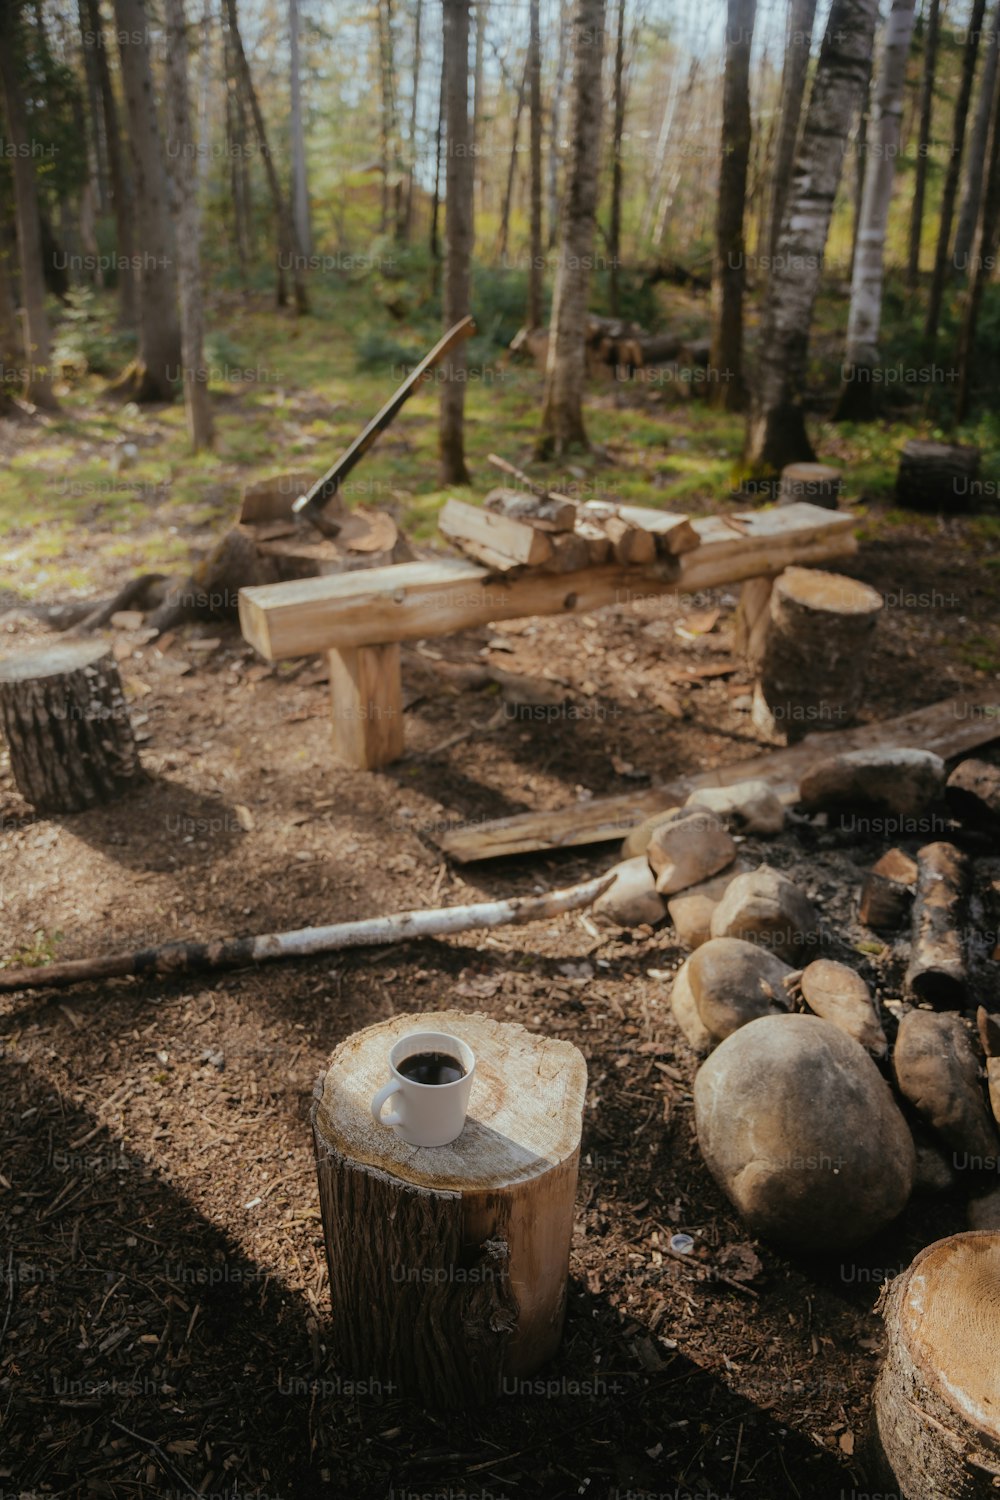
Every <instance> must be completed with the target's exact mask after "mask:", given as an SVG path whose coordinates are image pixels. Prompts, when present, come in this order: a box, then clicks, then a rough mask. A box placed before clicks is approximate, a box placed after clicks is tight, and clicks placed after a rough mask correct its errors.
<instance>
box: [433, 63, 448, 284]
mask: <svg viewBox="0 0 1000 1500" xmlns="http://www.w3.org/2000/svg"><path fill="white" fill-rule="evenodd" d="M446 84H447V74H446V73H445V66H444V57H442V58H441V83H440V87H439V89H438V116H437V130H436V132H435V135H434V196H433V198H432V200H431V228H430V252H431V291H432V293H433V294H434V295H435V296H436V295H437V292H438V288H439V287H440V285H441V236H440V232H439V228H438V225H439V223H440V219H441V146H442V143H443V140H444V116H445V107H446V100H447V89H446Z"/></svg>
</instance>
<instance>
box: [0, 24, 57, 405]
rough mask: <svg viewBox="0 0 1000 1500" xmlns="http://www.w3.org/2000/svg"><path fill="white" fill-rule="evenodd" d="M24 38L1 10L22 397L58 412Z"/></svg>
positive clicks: (0, 82)
mask: <svg viewBox="0 0 1000 1500" xmlns="http://www.w3.org/2000/svg"><path fill="white" fill-rule="evenodd" d="M22 47H23V39H22V34H21V25H20V13H19V10H18V9H17V8H16V7H14V6H13V5H11V4H7V5H4V6H2V7H0V88H2V92H3V106H4V116H5V121H6V135H7V140H8V142H9V144H10V147H11V148H13V160H12V161H11V175H12V176H13V179H14V205H15V215H16V218H17V253H18V259H19V261H20V266H21V302H22V304H23V308H24V355H25V370H26V373H25V381H24V392H23V394H24V397H25V399H26V400H28V401H32V402H34V404H35V405H36V406H45V407H56V406H58V404H59V403H58V402H57V401H56V398H55V396H54V394H53V391H52V365H51V355H50V348H49V318H48V313H47V312H46V310H45V278H44V275H43V272H42V247H41V235H40V229H39V219H38V186H37V183H36V182H35V159H34V153H33V151H32V148H31V131H30V127H29V125H28V116H27V111H26V109H25V105H24V96H23V94H22V92H21V79H20V74H19V68H20V65H21V62H22Z"/></svg>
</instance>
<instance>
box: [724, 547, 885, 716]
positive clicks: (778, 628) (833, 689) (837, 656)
mask: <svg viewBox="0 0 1000 1500" xmlns="http://www.w3.org/2000/svg"><path fill="white" fill-rule="evenodd" d="M882 606H883V600H882V595H881V594H879V593H877V592H876V591H875V589H872V588H869V587H868V585H867V584H866V583H858V582H857V581H856V580H855V579H853V578H845V577H844V576H843V575H841V574H839V573H825V572H821V571H820V569H818V568H795V567H793V568H786V569H785V571H784V572H783V573H782V574H781V576H780V577H779V578H777V579H776V580H775V583H774V588H773V589H772V591H771V595H770V603H769V606H768V624H767V631H766V635H765V637H764V641H763V644H762V646H761V648H760V668H759V677H758V681H757V684H756V687H755V690H754V703H753V721H754V725H755V727H756V728H757V729H759V730H761V731H762V732H764V733H767V734H775V733H778V734H780V735H782V736H784V738H785V739H787V741H788V742H789V744H792V743H793V742H794V741H796V740H800V739H802V738H803V736H804V735H807V734H810V733H812V732H813V731H819V730H830V729H844V728H846V726H847V725H848V724H850V723H851V722H852V721H853V719H854V718H855V716H856V715H857V711H858V709H859V708H860V706H861V703H862V701H863V698H864V689H865V663H866V661H867V658H868V653H869V651H870V649H871V643H872V634H873V632H874V629H875V625H876V622H877V620H878V617H879V614H880V613H881V610H882Z"/></svg>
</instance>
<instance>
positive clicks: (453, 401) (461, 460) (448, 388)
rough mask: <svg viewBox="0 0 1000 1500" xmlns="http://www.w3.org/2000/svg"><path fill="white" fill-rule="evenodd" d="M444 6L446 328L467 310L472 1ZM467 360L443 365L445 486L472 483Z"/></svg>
mask: <svg viewBox="0 0 1000 1500" xmlns="http://www.w3.org/2000/svg"><path fill="white" fill-rule="evenodd" d="M443 3H444V63H443V66H444V99H445V142H446V144H445V151H446V156H445V274H444V326H445V328H451V327H453V326H454V324H456V323H458V322H459V321H460V320H461V319H462V318H464V317H466V315H467V314H468V311H469V295H470V290H471V282H472V278H471V268H472V241H473V205H472V198H473V187H474V175H473V157H472V124H471V121H470V119H469V7H470V0H443ZM466 367H467V357H466V349H465V345H464V343H463V344H459V345H458V346H457V347H456V348H455V349H453V350H452V352H451V353H450V354H449V355H448V357H447V359H445V360H444V361H442V364H441V369H442V371H444V373H445V378H444V380H443V382H442V385H441V414H440V423H439V427H438V450H439V454H440V473H441V483H442V484H468V483H469V471H468V469H467V468H466V467H465V431H464V426H465V383H466Z"/></svg>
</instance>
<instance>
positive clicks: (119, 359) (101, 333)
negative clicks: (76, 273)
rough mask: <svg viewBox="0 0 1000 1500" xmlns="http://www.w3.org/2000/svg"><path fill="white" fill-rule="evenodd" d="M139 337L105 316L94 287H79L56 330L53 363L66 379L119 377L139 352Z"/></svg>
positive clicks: (70, 298) (69, 300)
mask: <svg viewBox="0 0 1000 1500" xmlns="http://www.w3.org/2000/svg"><path fill="white" fill-rule="evenodd" d="M135 343H136V340H135V334H134V333H131V332H129V331H128V330H125V329H121V328H117V327H114V326H113V325H111V324H109V323H108V322H107V321H106V320H105V319H104V318H103V317H102V315H101V312H100V310H99V308H98V305H97V302H96V299H95V297H94V294H93V292H92V291H91V290H90V288H86V287H77V288H75V289H74V290H73V291H72V292H70V293H69V294H68V304H67V306H66V309H65V311H64V312H63V315H62V317H61V319H60V321H59V323H58V325H57V327H56V330H55V337H54V340H53V363H54V365H55V367H56V369H58V370H59V371H60V373H61V374H62V376H63V378H64V379H67V380H79V379H81V378H82V377H83V376H84V375H86V374H88V373H90V374H94V375H105V376H108V377H110V376H112V375H116V374H117V373H118V372H119V370H121V369H122V368H123V367H124V366H125V365H126V364H127V363H128V361H129V360H130V359H131V357H132V355H133V354H134V352H135Z"/></svg>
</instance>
